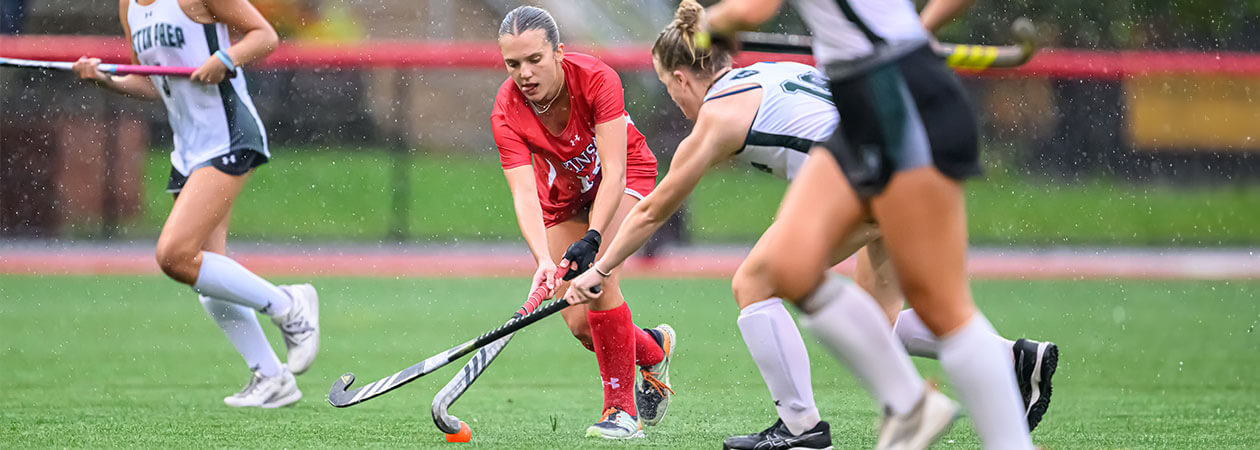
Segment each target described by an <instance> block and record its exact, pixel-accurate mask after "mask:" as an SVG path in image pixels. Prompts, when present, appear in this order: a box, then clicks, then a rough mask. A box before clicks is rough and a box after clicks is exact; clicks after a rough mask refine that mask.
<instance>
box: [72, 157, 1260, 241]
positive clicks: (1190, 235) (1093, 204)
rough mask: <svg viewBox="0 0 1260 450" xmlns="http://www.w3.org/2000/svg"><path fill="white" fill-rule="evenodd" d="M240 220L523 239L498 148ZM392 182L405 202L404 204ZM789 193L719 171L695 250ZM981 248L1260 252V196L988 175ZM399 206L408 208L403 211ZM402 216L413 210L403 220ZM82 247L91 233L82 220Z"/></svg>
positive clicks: (264, 201) (259, 184) (363, 171)
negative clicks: (1258, 248)
mask: <svg viewBox="0 0 1260 450" xmlns="http://www.w3.org/2000/svg"><path fill="white" fill-rule="evenodd" d="M273 153H274V155H275V158H274V159H273V161H272V162H271V163H269V164H267V165H265V166H263V167H261V168H260V169H259V170H258V171H257V173H256V174H254V175H253V176H252V177H253V178H252V180H251V182H250V184H249V185H248V186H247V187H246V190H245V192H244V193H243V194H242V195H241V196H240V197H239V198H238V199H237V202H236V204H235V207H234V210H233V213H232V233H233V235H234V236H236V237H239V238H244V239H247V240H266V241H281V242H311V241H316V242H319V241H330V240H337V241H357V242H375V241H381V240H386V241H390V240H395V239H397V238H398V236H400V235H399V234H398V233H397V232H396V231H398V230H402V231H404V233H403V234H402V235H401V236H402V240H405V241H421V242H435V243H444V242H451V241H455V240H464V241H466V240H473V241H491V242H502V241H507V242H518V241H519V240H520V239H521V238H520V232H519V231H518V228H517V225H516V216H515V214H514V212H513V211H512V204H511V198H510V196H509V195H508V189H507V183H506V182H505V181H504V178H503V172H502V170H500V168H499V164H498V158H497V156H496V155H495V154H494V152H492V151H486V152H483V153H477V154H450V153H445V154H433V153H415V154H413V155H412V156H411V157H410V159H409V160H407V161H405V162H404V163H403V164H402V166H401V167H403V168H405V169H406V170H403V171H402V173H404V174H405V176H406V180H408V181H407V182H406V183H402V182H399V181H396V178H395V172H394V168H393V167H394V166H393V164H394V162H393V158H392V157H391V155H390V154H388V153H384V152H380V151H370V150H336V151H333V150H323V151H315V150H311V149H301V148H298V149H276V150H275V151H274V152H273ZM145 173H146V178H145V182H144V192H143V194H144V199H145V200H144V206H145V207H144V211H143V213H142V214H141V215H140V217H137V218H133V219H131V220H128V221H126V222H125V223H124V224H123V226H122V228H121V229H120V230H119V233H120V237H123V238H130V239H138V240H151V239H153V237H154V236H156V235H157V232H158V230H159V229H160V228H161V226H162V223H163V222H164V221H165V218H166V214H167V213H168V212H169V210H170V204H171V200H170V196H169V195H167V194H165V193H163V189H164V188H165V185H166V179H167V175H168V174H169V173H170V163H169V162H168V160H167V157H166V155H165V154H156V153H155V154H153V155H151V156H150V157H149V159H148V165H147V166H146V169H145ZM395 184H399V185H401V186H405V187H406V188H405V189H403V190H402V192H404V193H405V195H403V196H401V197H395V192H397V191H398V190H397V189H396V188H395ZM786 186H787V184H786V183H784V182H783V181H782V180H779V179H777V178H775V177H772V176H768V175H765V174H763V173H760V172H756V171H748V170H743V169H742V168H733V167H727V166H722V167H719V168H718V169H716V170H714V171H713V172H712V173H710V174H709V175H708V176H707V177H706V178H705V179H704V180H703V181H702V182H701V183H700V186H699V187H698V188H697V190H696V192H695V193H694V194H692V197H691V200H690V201H689V202H688V204H687V211H688V217H689V228H690V234H691V238H692V240H693V242H697V243H735V244H746V245H751V243H752V242H754V241H755V240H756V239H757V237H758V236H760V235H761V233H762V231H764V230H765V228H766V226H768V225H769V224H770V222H771V221H772V220H773V217H774V213H775V210H776V209H777V208H778V205H779V202H780V200H782V197H783V191H784V189H785V188H786ZM967 198H968V201H967V207H968V211H969V216H970V217H969V221H970V223H969V225H970V233H971V242H972V243H975V244H980V245H994V246H1004V245H1035V246H1043V245H1139V246H1141V245H1153V246H1243V245H1254V244H1257V243H1260V185H1256V184H1239V185H1225V186H1216V187H1170V186H1160V185H1150V184H1127V183H1121V182H1116V181H1107V180H1101V179H1100V180H1093V181H1088V182H1083V183H1064V182H1059V183H1055V182H1050V181H1037V180H1033V179H1029V178H1026V177H1014V176H1010V175H1007V174H1006V173H1005V172H1003V171H1001V170H996V169H994V170H991V171H990V175H989V177H988V178H986V179H982V180H976V181H973V182H970V183H969V184H968V191H967ZM395 201H398V202H400V203H399V205H401V208H399V209H397V210H396V209H395V206H396V204H395ZM396 211H403V212H402V213H396ZM77 220H79V221H78V222H72V223H71V224H70V225H69V228H68V229H67V232H68V234H70V235H71V236H92V235H96V233H97V232H98V231H99V230H100V226H99V224H97V222H96V221H94V220H90V219H85V218H79V219H77Z"/></svg>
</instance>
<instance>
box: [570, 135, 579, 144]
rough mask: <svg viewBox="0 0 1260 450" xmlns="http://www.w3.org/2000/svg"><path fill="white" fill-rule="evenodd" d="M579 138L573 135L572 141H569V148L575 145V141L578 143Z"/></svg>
mask: <svg viewBox="0 0 1260 450" xmlns="http://www.w3.org/2000/svg"><path fill="white" fill-rule="evenodd" d="M580 138H581V137H580V136H578V135H576V134H575V135H573V139H569V146H574V145H577V141H578V139H580Z"/></svg>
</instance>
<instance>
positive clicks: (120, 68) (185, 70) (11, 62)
mask: <svg viewBox="0 0 1260 450" xmlns="http://www.w3.org/2000/svg"><path fill="white" fill-rule="evenodd" d="M0 67H17V68H21V69H42V70H65V71H71V70H74V62H71V61H39V60H34V59H18V58H5V57H3V56H0ZM96 70H99V71H101V72H102V73H108V74H111V75H164V76H171V77H189V76H192V74H193V72H196V71H197V68H196V67H168V66H137V65H132V64H100V65H98V66H96ZM226 76H227V77H228V78H234V77H236V72H235V71H229V72H228V73H227V75H226Z"/></svg>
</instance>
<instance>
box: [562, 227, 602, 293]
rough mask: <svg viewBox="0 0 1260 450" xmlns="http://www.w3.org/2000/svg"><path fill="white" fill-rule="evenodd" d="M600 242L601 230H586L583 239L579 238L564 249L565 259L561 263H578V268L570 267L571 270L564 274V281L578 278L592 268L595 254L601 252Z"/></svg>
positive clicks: (568, 265)
mask: <svg viewBox="0 0 1260 450" xmlns="http://www.w3.org/2000/svg"><path fill="white" fill-rule="evenodd" d="M599 243H600V236H599V232H598V231H595V230H586V236H582V239H578V240H577V242H574V243H573V245H570V246H569V249H568V250H565V251H564V261H562V263H563V264H561V265H562V266H564V267H570V266H571V265H572V264H577V268H576V269H569V272H568V273H566V274H564V281H569V280H572V279H574V278H577V276H578V275H581V274H582V272H585V271H586V269H589V268H591V264H595V254H596V253H599Z"/></svg>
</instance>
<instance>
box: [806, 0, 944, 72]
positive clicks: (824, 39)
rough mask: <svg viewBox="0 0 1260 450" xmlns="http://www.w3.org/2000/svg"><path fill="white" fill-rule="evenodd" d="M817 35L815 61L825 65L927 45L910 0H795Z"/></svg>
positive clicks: (812, 30)
mask: <svg viewBox="0 0 1260 450" xmlns="http://www.w3.org/2000/svg"><path fill="white" fill-rule="evenodd" d="M792 2H793V6H795V7H796V11H797V12H798V13H800V14H801V19H803V20H804V21H805V24H806V25H808V26H809V29H810V31H811V32H812V33H813V34H814V59H815V60H816V61H818V64H820V65H823V64H827V63H831V62H837V61H849V60H854V59H858V58H861V57H864V56H868V55H870V54H872V53H874V52H875V47H876V46H877V45H883V44H889V45H891V46H896V47H900V46H902V45H906V46H912V45H915V44H918V43H923V42H927V39H928V33H927V30H925V29H924V28H923V25H922V24H920V23H919V14H918V13H916V12H915V10H914V4H913V3H911V2H910V0H792Z"/></svg>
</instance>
